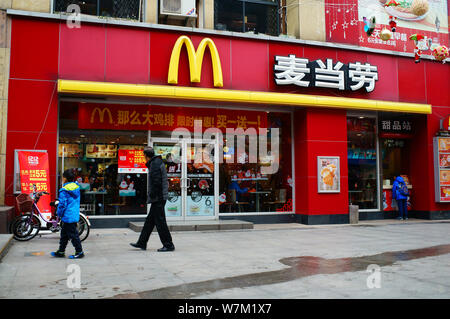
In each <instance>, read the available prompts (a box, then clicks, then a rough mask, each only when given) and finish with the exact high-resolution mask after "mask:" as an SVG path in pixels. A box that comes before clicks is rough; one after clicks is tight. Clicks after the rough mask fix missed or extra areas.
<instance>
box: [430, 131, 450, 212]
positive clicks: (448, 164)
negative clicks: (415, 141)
mask: <svg viewBox="0 0 450 319" xmlns="http://www.w3.org/2000/svg"><path fill="white" fill-rule="evenodd" d="M433 147H434V170H435V171H434V176H435V200H436V202H438V203H444V202H450V137H435V138H434V140H433Z"/></svg>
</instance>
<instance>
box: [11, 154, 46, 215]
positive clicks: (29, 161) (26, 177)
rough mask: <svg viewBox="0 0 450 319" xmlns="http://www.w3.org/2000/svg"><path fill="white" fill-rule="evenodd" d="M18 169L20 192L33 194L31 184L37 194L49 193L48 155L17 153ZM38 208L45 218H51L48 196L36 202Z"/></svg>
mask: <svg viewBox="0 0 450 319" xmlns="http://www.w3.org/2000/svg"><path fill="white" fill-rule="evenodd" d="M17 153H18V158H19V167H20V190H21V192H22V193H26V194H31V193H33V184H34V185H36V188H37V191H38V192H48V193H50V174H49V163H48V154H47V153H46V152H45V153H44V152H33V151H18V152H17ZM38 208H39V210H40V211H41V213H42V214H43V215H44V216H46V218H49V217H51V214H52V211H51V207H50V196H49V195H44V196H42V197H41V198H40V200H39V202H38Z"/></svg>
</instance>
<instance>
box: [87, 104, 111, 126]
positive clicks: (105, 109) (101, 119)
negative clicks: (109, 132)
mask: <svg viewBox="0 0 450 319" xmlns="http://www.w3.org/2000/svg"><path fill="white" fill-rule="evenodd" d="M97 113H98V117H99V119H100V123H103V120H104V118H105V113H107V114H108V117H109V124H113V119H112V115H111V111H110V110H109V109H108V108H107V107H104V108H103V110H100V108H98V107H96V108H95V109H94V110H93V111H92V113H91V123H94V119H95V114H97Z"/></svg>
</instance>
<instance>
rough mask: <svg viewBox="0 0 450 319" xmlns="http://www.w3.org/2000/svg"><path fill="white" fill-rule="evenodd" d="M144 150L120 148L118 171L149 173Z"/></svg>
mask: <svg viewBox="0 0 450 319" xmlns="http://www.w3.org/2000/svg"><path fill="white" fill-rule="evenodd" d="M147 172H148V169H147V167H146V166H145V157H144V152H143V150H119V161H118V173H132V174H133V173H134V174H140V173H143V174H145V173H147Z"/></svg>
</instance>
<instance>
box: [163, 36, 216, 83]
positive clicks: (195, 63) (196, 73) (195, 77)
mask: <svg viewBox="0 0 450 319" xmlns="http://www.w3.org/2000/svg"><path fill="white" fill-rule="evenodd" d="M183 45H185V46H186V50H187V53H188V57H189V70H190V73H191V82H196V83H198V82H200V78H201V73H202V63H203V55H204V54H205V50H206V48H207V47H208V49H209V52H210V53H211V60H212V67H213V76H214V86H216V87H223V76H222V66H221V64H220V57H219V52H218V51H217V48H216V45H215V44H214V42H213V41H212V40H211V39H210V38H205V39H203V40H202V41H201V42H200V44H199V45H198V48H197V51H195V48H194V45H193V44H192V41H191V39H189V38H188V37H187V36H185V35H183V36H181V37H179V38H178V40H177V42H175V45H174V46H173V49H172V55H171V56H170V64H169V74H168V79H167V82H168V83H169V84H178V65H179V62H180V53H181V49H182V47H183Z"/></svg>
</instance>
